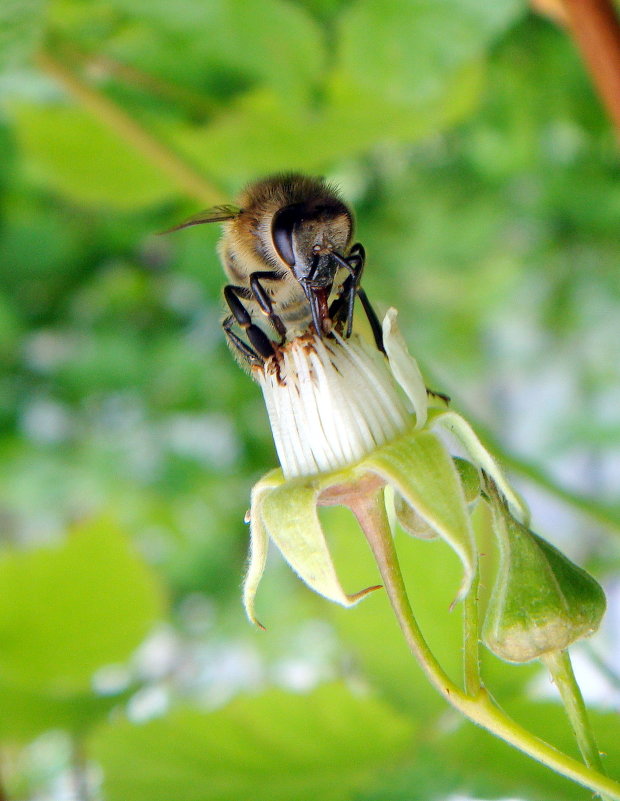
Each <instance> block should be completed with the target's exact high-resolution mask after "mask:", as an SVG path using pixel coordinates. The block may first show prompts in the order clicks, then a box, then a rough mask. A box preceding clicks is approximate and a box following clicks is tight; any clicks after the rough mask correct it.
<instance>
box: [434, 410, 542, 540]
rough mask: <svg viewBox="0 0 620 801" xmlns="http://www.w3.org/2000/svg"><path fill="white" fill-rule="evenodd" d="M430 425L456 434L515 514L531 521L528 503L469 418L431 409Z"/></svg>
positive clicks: (526, 521)
mask: <svg viewBox="0 0 620 801" xmlns="http://www.w3.org/2000/svg"><path fill="white" fill-rule="evenodd" d="M428 425H429V426H431V427H435V426H440V427H441V428H443V429H444V430H445V431H448V432H449V433H450V434H452V436H454V437H455V438H456V439H457V440H458V442H460V444H461V445H462V446H463V448H465V450H466V451H467V455H468V456H469V457H470V458H471V460H472V462H473V463H474V464H475V465H476V466H477V467H479V468H480V469H481V470H483V471H484V472H485V473H486V474H487V475H489V476H490V477H491V479H492V480H493V482H494V484H495V485H496V486H497V488H498V489H499V491H500V492H501V493H502V495H503V496H504V498H505V499H506V502H507V503H508V505H509V507H510V509H511V510H512V513H513V515H514V516H515V517H516V518H517V519H518V520H520V521H521V522H522V523H525V524H526V525H527V524H528V523H529V521H530V512H529V509H528V507H527V504H526V503H525V501H524V500H523V498H521V497H520V496H519V495H518V494H517V493H516V492H515V490H514V489H513V488H512V487H511V486H510V484H509V483H508V481H507V480H506V477H505V476H504V474H503V472H502V470H501V469H500V467H499V465H498V464H497V462H496V461H495V459H494V458H493V457H492V456H491V454H490V453H489V452H488V450H487V449H486V448H485V447H484V445H483V444H482V442H480V439H479V438H478V436H477V434H476V432H475V431H474V430H473V428H472V427H471V426H470V425H469V423H468V422H467V420H465V419H464V418H463V417H461V415H460V414H457V413H456V412H453V411H451V410H449V411H445V410H435V409H433V410H431V412H430V413H429V420H428Z"/></svg>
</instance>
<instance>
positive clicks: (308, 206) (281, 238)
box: [271, 198, 353, 292]
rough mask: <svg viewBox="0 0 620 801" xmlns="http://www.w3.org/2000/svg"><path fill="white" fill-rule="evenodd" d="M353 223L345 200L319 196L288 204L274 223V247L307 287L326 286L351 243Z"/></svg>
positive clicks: (329, 285) (275, 215)
mask: <svg viewBox="0 0 620 801" xmlns="http://www.w3.org/2000/svg"><path fill="white" fill-rule="evenodd" d="M352 228H353V222H352V219H351V214H350V212H349V210H348V209H347V207H346V206H345V205H344V203H341V202H340V201H338V200H336V199H331V198H320V199H319V198H317V199H313V200H307V201H305V202H302V203H294V204H292V205H290V206H285V207H284V208H281V209H280V210H279V211H277V212H276V214H274V216H273V220H272V223H271V238H272V243H273V247H274V249H275V251H276V253H277V255H278V256H279V258H280V259H281V260H282V261H283V262H284V263H285V264H286V265H287V267H288V268H289V269H290V270H291V272H292V273H293V275H294V276H295V278H296V279H297V280H298V281H299V283H300V284H301V285H302V286H303V287H304V288H306V287H307V288H308V289H318V288H322V289H327V290H328V292H329V290H330V289H331V286H332V284H333V282H334V277H335V275H336V272H337V270H338V267H339V263H338V261H337V259H336V258H335V257H334V253H336V254H338V255H339V256H340V257H342V256H343V255H344V254H345V252H346V250H347V247H348V245H349V241H350V239H351V233H352Z"/></svg>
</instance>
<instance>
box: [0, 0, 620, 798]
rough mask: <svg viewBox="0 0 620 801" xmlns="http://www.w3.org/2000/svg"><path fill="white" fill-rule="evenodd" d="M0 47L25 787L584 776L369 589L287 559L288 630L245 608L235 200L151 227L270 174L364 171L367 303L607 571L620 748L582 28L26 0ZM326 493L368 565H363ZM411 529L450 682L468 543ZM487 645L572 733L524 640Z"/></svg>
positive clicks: (543, 781)
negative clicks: (223, 222) (538, 744)
mask: <svg viewBox="0 0 620 801" xmlns="http://www.w3.org/2000/svg"><path fill="white" fill-rule="evenodd" d="M0 68H1V71H0V364H1V365H2V371H1V373H0V454H1V458H2V462H1V464H2V479H1V481H0V522H1V526H0V543H1V551H0V737H1V744H0V762H1V763H2V766H3V767H2V770H1V771H0V773H1V774H2V776H3V781H4V785H5V787H4V793H5V795H6V797H7V798H8V799H11V801H15V800H16V799H20V800H21V799H34V798H36V799H38V801H48V799H50V800H51V799H53V801H60V799H65V798H78V799H80V801H86V799H89V798H93V799H94V798H99V797H100V796H99V795H98V794H99V793H102V794H103V795H102V797H103V798H105V799H107V801H225V800H228V799H230V801H239V799H244V798H245V799H248V800H249V801H262V799H265V801H268V800H269V801H272V800H273V801H278V800H279V799H282V801H285V799H286V800H287V801H288V799H291V801H292V800H293V799H294V800H295V801H310V799H315V798H323V799H328V800H329V801H383V800H384V799H385V801H417V799H420V801H428V800H429V799H444V798H448V797H451V796H453V795H455V794H458V793H460V794H461V795H465V796H468V795H469V796H471V797H475V798H502V797H503V798H506V797H511V798H522V799H533V800H535V801H552V800H553V799H562V800H563V799H572V798H575V799H586V798H589V797H590V794H589V793H588V792H587V791H586V790H582V789H580V788H578V787H576V786H574V785H571V784H570V783H569V782H567V781H566V780H563V779H560V778H558V777H556V776H554V775H552V774H551V773H549V772H548V771H547V770H545V769H543V768H541V767H540V766H538V765H536V764H534V763H532V762H530V761H528V760H526V759H525V758H524V757H521V756H519V755H518V754H516V752H514V751H512V750H510V749H509V748H508V747H506V746H504V745H502V744H501V743H498V742H495V741H494V740H493V739H492V738H491V737H490V736H488V735H486V734H483V733H482V732H480V731H478V730H476V729H474V727H472V726H470V725H469V724H463V723H461V722H459V720H458V718H456V717H455V716H453V715H452V714H449V713H448V711H447V708H446V707H445V705H444V704H443V702H442V701H441V700H440V699H439V698H438V697H436V696H435V695H434V692H433V691H432V690H431V689H430V688H429V687H428V686H427V684H426V683H425V681H424V679H423V677H422V675H421V673H420V671H419V670H418V668H417V667H416V666H415V665H414V663H413V660H412V659H411V658H410V656H409V655H408V653H407V652H406V649H405V647H404V645H403V644H402V643H401V641H400V639H399V636H398V633H397V630H396V624H395V623H394V622H393V621H392V620H391V619H390V615H389V611H388V609H387V604H386V601H385V599H384V598H383V597H382V596H381V594H380V593H379V594H375V595H374V596H373V597H371V598H369V599H368V600H367V601H365V602H364V603H363V604H362V605H361V606H360V607H359V608H355V609H354V610H351V611H345V610H341V609H339V608H334V607H332V606H331V605H330V604H328V603H327V602H326V601H323V600H322V599H320V598H317V597H315V596H313V595H312V594H311V593H310V591H309V590H307V588H305V587H303V586H302V585H301V584H300V583H299V582H297V581H296V579H295V578H294V577H293V576H292V575H291V574H290V573H289V571H288V570H287V569H286V568H285V567H284V566H283V564H282V562H281V560H280V558H279V557H278V556H277V555H276V554H273V558H272V559H270V562H269V566H268V571H267V575H266V577H265V579H264V581H263V584H262V585H261V590H260V593H259V597H258V611H259V616H260V618H261V620H263V621H264V622H265V623H266V624H267V626H268V631H267V632H266V633H262V632H258V631H254V630H253V629H252V628H251V627H250V626H249V624H248V623H247V621H246V620H245V618H244V616H243V612H242V609H241V605H240V583H241V579H242V575H243V571H244V568H245V560H246V550H247V529H246V527H245V526H244V524H243V515H244V512H245V509H246V508H247V505H248V498H249V492H250V489H251V486H252V484H253V483H254V482H255V481H256V480H257V478H258V477H259V476H260V475H262V474H263V473H264V472H266V471H267V470H269V469H271V468H272V467H273V466H274V465H275V455H274V452H273V447H272V443H271V435H270V431H269V427H268V422H267V419H266V415H265V411H264V408H263V404H262V399H261V397H260V393H259V391H258V388H257V387H256V386H255V385H253V384H252V382H251V381H250V379H249V378H248V377H247V376H246V375H245V374H244V373H243V372H242V371H241V370H239V368H238V367H237V365H236V364H235V363H234V361H233V359H232V358H231V357H230V354H229V352H228V350H227V348H226V346H225V344H224V341H223V336H222V333H221V329H220V325H219V322H220V317H221V315H222V302H221V297H220V292H221V287H222V285H223V282H224V276H223V273H222V270H221V267H220V265H219V263H218V260H217V257H216V255H215V245H216V242H217V238H218V230H217V227H215V226H214V227H209V226H201V227H197V228H193V229H188V230H186V231H183V232H179V233H177V234H174V235H170V236H166V237H162V236H158V235H157V233H158V232H159V231H162V230H164V229H166V228H168V227H170V226H171V225H174V224H175V223H178V222H179V221H180V220H182V219H183V218H184V217H185V216H187V215H189V214H193V213H195V212H197V211H199V210H200V209H201V208H204V207H206V206H208V205H210V204H212V203H214V202H222V201H231V200H233V199H234V197H235V195H236V194H237V193H238V191H239V190H240V189H241V188H242V187H243V185H244V184H245V183H247V182H248V181H250V180H254V179H256V178H258V177H261V176H263V175H266V174H269V173H272V172H276V171H279V170H299V171H303V172H307V173H310V174H321V175H326V176H327V177H329V178H330V179H333V180H334V181H336V182H337V183H338V184H339V185H340V186H341V188H342V191H343V194H344V196H345V197H346V198H347V200H348V201H349V202H350V203H351V204H352V206H353V207H354V209H355V212H356V218H357V236H358V237H359V239H360V240H361V241H362V242H363V243H364V245H365V247H366V250H367V252H368V262H367V267H366V272H365V279H364V280H365V286H366V289H367V292H368V294H369V296H370V297H371V298H372V299H373V302H374V303H375V305H376V306H377V307H378V308H379V309H380V310H385V309H386V308H387V307H388V306H389V305H392V304H394V305H396V306H397V307H398V308H399V311H400V316H399V322H400V324H401V327H402V329H403V330H404V332H405V334H406V336H407V339H408V342H409V345H410V348H411V350H412V352H413V353H414V354H415V355H416V356H417V357H418V358H419V360H420V363H421V364H422V366H423V368H424V370H425V373H426V375H427V377H428V380H429V383H430V385H431V386H433V387H434V388H436V389H440V390H442V391H444V392H447V393H448V394H449V395H450V396H451V397H452V398H453V400H454V404H455V406H456V408H458V409H459V410H461V411H463V412H464V413H465V415H466V416H468V418H469V419H471V420H472V421H474V422H475V423H476V424H477V427H478V430H479V431H480V432H482V433H484V434H485V436H486V440H487V442H492V443H494V444H495V446H496V449H497V451H499V453H500V454H501V455H502V457H503V459H504V462H505V463H506V464H507V465H509V466H512V467H513V468H514V473H513V475H514V477H515V478H516V480H517V482H518V485H519V487H520V488H521V489H522V491H524V493H525V494H526V496H527V498H528V500H529V501H530V502H531V505H532V507H533V510H534V520H535V526H536V529H537V530H538V531H539V532H540V533H541V534H543V535H545V536H546V537H548V538H549V539H550V540H552V541H553V542H554V543H555V544H556V545H559V547H561V548H562V549H563V550H565V551H566V552H567V553H568V554H569V555H570V556H571V558H573V559H575V560H576V561H578V562H579V563H580V564H582V565H584V566H587V567H588V568H589V569H590V570H591V572H592V573H593V574H594V575H595V576H596V577H597V578H598V579H599V580H600V581H602V582H603V583H604V584H605V585H606V587H607V588H608V589H609V591H610V594H609V598H610V610H611V611H610V613H609V615H608V618H607V620H608V622H607V624H606V625H605V627H604V630H603V632H602V633H601V634H599V635H598V636H597V637H596V638H595V639H594V640H593V641H592V642H591V643H589V644H588V645H587V647H585V648H581V650H579V649H578V657H579V658H578V659H577V667H578V668H579V674H580V676H581V677H582V680H583V682H584V686H585V689H586V695H587V697H588V698H591V699H592V703H593V707H594V708H595V709H596V710H597V711H596V712H595V715H594V717H595V729H596V731H597V734H598V735H599V739H600V745H601V749H602V750H603V751H605V752H606V753H607V755H608V756H607V757H606V764H607V765H608V767H609V770H610V772H611V773H612V775H613V774H614V770H615V775H620V750H619V749H620V747H619V746H618V743H619V742H620V738H619V734H620V732H619V730H618V723H617V719H616V717H615V715H614V713H613V709H614V706H615V705H617V704H618V699H619V696H618V684H619V680H618V677H617V675H616V674H615V673H614V672H613V669H610V668H609V666H612V668H613V664H614V659H615V660H617V658H618V656H617V655H618V653H619V648H620V642H619V640H618V631H617V614H618V612H617V603H616V595H617V591H616V592H615V593H614V586H615V585H614V581H613V576H614V572H615V569H616V567H617V564H618V548H617V535H618V532H619V531H620V509H619V507H618V500H617V499H618V483H619V474H620V461H619V459H618V445H619V442H620V423H619V417H618V408H619V406H620V378H619V371H618V364H619V363H620V314H618V301H619V296H620V281H619V280H618V245H617V237H618V218H619V215H620V184H619V182H618V178H619V177H620V169H619V166H620V165H619V159H618V151H617V143H616V140H615V136H614V133H613V130H612V129H611V126H610V123H609V122H608V120H607V119H606V118H605V115H604V113H603V111H602V110H601V107H600V105H599V102H598V100H597V98H596V97H595V95H594V93H593V90H592V87H591V85H590V82H589V79H588V77H587V75H586V73H585V71H584V68H583V65H582V63H581V61H580V58H579V56H578V54H577V52H576V50H575V48H574V45H573V44H572V43H571V41H570V38H569V37H568V36H567V34H566V32H565V31H564V30H562V29H561V28H559V27H557V26H556V25H554V24H553V23H552V22H551V21H549V20H546V19H543V18H541V17H537V16H535V15H534V14H532V13H531V11H529V10H528V8H527V5H526V4H525V3H523V2H520V0H502V2H498V3H489V2H488V0H297V1H295V0H177V2H174V3H171V2H166V1H165V0H105V1H104V0H50V2H48V3H46V2H44V0H3V2H2V3H0ZM68 89H70V90H71V91H68ZM325 520H326V525H327V526H328V527H329V529H330V530H331V531H332V535H333V536H332V540H331V542H332V543H333V547H334V551H335V554H336V557H337V559H338V560H339V563H340V565H341V572H342V579H343V584H344V586H345V587H347V588H349V587H351V588H356V587H358V586H364V582H366V584H374V583H376V573H375V570H374V568H373V565H372V563H371V560H370V558H369V556H368V554H367V553H366V549H365V546H364V544H363V542H362V541H361V536H360V535H359V534H358V533H357V531H356V529H355V526H354V525H353V524H352V523H351V521H350V520H349V519H348V517H346V516H345V515H344V513H342V512H341V511H339V510H335V511H333V512H331V513H330V514H329V515H326V516H325ZM398 547H399V551H400V552H401V553H402V559H403V564H404V568H405V570H406V575H407V577H408V579H409V582H410V585H411V591H412V595H413V598H414V602H415V606H416V610H418V611H419V613H420V619H421V622H422V624H423V626H424V628H425V631H426V632H427V633H428V636H429V640H430V641H431V643H432V645H433V647H434V648H435V650H436V652H437V653H438V655H439V656H440V657H441V658H442V659H443V661H444V662H445V664H446V666H447V669H448V670H449V672H451V673H452V674H453V675H454V676H455V677H458V671H459V664H460V643H459V619H458V611H455V612H454V613H452V614H450V613H449V612H448V606H449V603H450V601H451V598H452V595H451V592H452V591H453V588H454V586H456V584H458V566H457V564H456V560H455V559H454V557H453V556H452V555H451V554H450V553H449V552H448V550H447V549H446V548H445V547H444V546H443V545H441V544H429V543H419V542H412V541H410V540H409V539H407V538H406V537H404V536H402V535H401V536H400V537H399V538H398ZM614 621H615V625H614ZM487 662H488V664H487V665H486V666H485V667H486V670H487V676H488V683H489V685H490V687H491V689H492V691H493V692H494V693H495V694H496V695H497V697H498V698H499V699H500V700H501V702H502V704H504V705H505V706H506V707H507V708H508V709H509V710H510V711H511V712H513V713H514V714H515V716H516V717H517V718H518V719H519V720H520V721H521V722H523V723H524V724H526V725H528V726H529V727H530V728H531V729H532V730H533V731H535V732H536V733H537V734H540V735H541V736H543V737H545V738H546V739H548V740H550V741H551V742H553V743H554V744H556V745H558V746H560V747H562V748H565V749H567V750H568V751H569V752H570V753H575V747H574V745H573V744H572V743H571V738H570V733H569V731H568V726H567V725H566V724H565V722H564V720H563V717H562V713H561V710H560V709H559V708H558V707H557V706H555V704H553V703H552V702H551V701H550V700H549V699H552V698H553V691H552V688H551V687H550V685H549V683H548V682H547V681H546V679H544V678H542V677H538V678H537V673H536V668H534V667H532V666H530V667H508V666H505V665H502V664H500V663H499V662H498V661H497V660H493V659H491V658H490V657H489V658H488V659H487ZM605 665H607V668H605V667H604V666H605Z"/></svg>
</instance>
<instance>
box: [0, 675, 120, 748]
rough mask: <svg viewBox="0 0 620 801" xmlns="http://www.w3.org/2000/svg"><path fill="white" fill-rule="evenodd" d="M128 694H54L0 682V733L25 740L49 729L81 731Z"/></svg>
mask: <svg viewBox="0 0 620 801" xmlns="http://www.w3.org/2000/svg"><path fill="white" fill-rule="evenodd" d="M128 697H129V691H127V692H123V693H122V694H113V695H102V696H97V695H95V694H94V693H80V694H70V695H61V694H56V695H54V694H49V693H43V692H37V691H36V690H24V689H23V688H21V687H14V686H12V685H0V737H1V738H2V739H3V740H7V741H9V742H26V741H28V740H32V739H33V738H34V737H37V736H38V735H39V734H41V733H42V732H44V731H47V730H49V729H67V730H69V731H70V732H72V733H73V734H82V733H83V732H84V731H86V730H87V729H89V728H90V727H92V726H93V725H94V724H95V723H97V722H98V721H100V720H102V719H103V718H104V717H105V716H106V715H107V714H108V713H109V712H110V710H111V709H112V708H113V707H115V706H117V705H119V704H120V703H122V702H123V701H126V700H127V699H128Z"/></svg>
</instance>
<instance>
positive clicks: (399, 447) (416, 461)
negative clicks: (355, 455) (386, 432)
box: [362, 428, 476, 601]
mask: <svg viewBox="0 0 620 801" xmlns="http://www.w3.org/2000/svg"><path fill="white" fill-rule="evenodd" d="M362 467H363V468H364V469H366V470H369V471H371V472H373V473H376V474H377V475H379V476H381V478H383V479H384V480H385V481H386V482H387V483H388V484H391V485H392V486H393V487H394V489H395V490H396V491H397V493H398V494H399V495H400V496H401V497H402V498H403V499H404V500H405V501H406V503H407V504H409V505H410V506H411V507H412V508H413V509H415V511H416V513H417V514H418V515H420V517H421V518H422V519H423V520H425V521H426V523H427V524H428V525H429V526H430V527H431V528H432V529H434V530H435V531H436V532H437V533H438V534H439V536H440V537H442V538H443V539H444V540H445V541H446V542H447V543H448V544H449V545H450V546H451V547H452V549H453V550H454V551H455V552H456V554H457V555H458V557H459V558H460V560H461V562H462V564H463V570H464V576H463V581H462V583H461V586H460V588H459V592H458V594H457V597H456V600H457V601H458V600H462V599H463V598H464V597H465V596H466V595H467V593H468V592H469V589H470V587H471V582H472V580H473V576H474V569H475V564H476V545H475V540H474V535H473V531H472V526H471V522H470V519H469V514H468V512H467V504H466V502H465V495H464V493H463V488H462V486H461V482H460V480H459V476H458V473H457V470H456V467H455V466H454V462H453V460H452V458H451V456H450V454H449V453H448V451H447V450H446V448H445V446H444V445H443V443H442V442H441V440H439V439H438V437H437V436H436V435H435V434H433V433H430V432H429V431H424V430H423V431H420V430H418V429H415V428H409V429H408V430H407V431H405V432H404V433H403V434H401V435H400V436H399V437H397V438H396V439H395V440H392V441H391V442H388V443H387V444H385V445H382V446H381V447H379V448H377V449H376V450H375V451H373V452H372V453H371V454H370V455H369V456H367V457H365V459H364V460H363V461H362Z"/></svg>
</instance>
